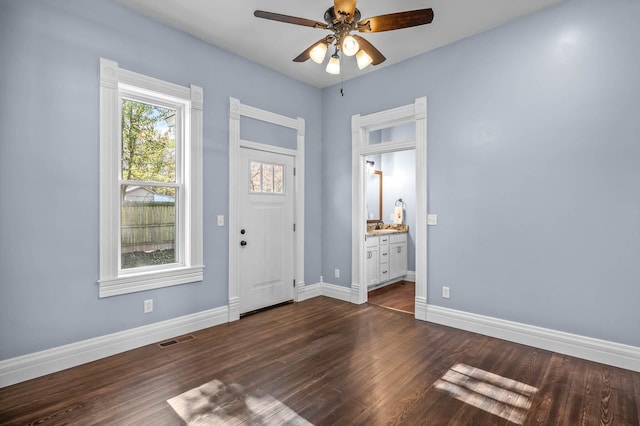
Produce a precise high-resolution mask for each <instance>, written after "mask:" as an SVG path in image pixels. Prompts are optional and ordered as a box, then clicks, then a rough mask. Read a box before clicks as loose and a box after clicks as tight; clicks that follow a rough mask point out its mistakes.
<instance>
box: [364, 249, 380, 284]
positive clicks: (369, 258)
mask: <svg viewBox="0 0 640 426" xmlns="http://www.w3.org/2000/svg"><path fill="white" fill-rule="evenodd" d="M378 253H379V250H378V246H370V247H366V248H365V250H364V255H365V259H364V265H365V266H364V269H365V271H364V276H365V279H366V281H367V287H370V286H372V285H376V284H378V283H379V282H380V279H379V278H378V265H379V263H380V261H379V258H378Z"/></svg>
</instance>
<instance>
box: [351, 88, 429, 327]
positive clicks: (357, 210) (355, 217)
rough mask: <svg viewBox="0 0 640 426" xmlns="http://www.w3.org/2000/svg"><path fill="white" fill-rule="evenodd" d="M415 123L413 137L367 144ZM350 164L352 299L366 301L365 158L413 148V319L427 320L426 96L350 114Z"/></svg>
mask: <svg viewBox="0 0 640 426" xmlns="http://www.w3.org/2000/svg"><path fill="white" fill-rule="evenodd" d="M409 121H413V122H415V126H416V129H415V130H416V131H415V140H411V141H402V142H385V143H379V144H373V145H369V133H370V132H372V131H375V130H379V129H384V128H389V127H393V126H395V125H398V124H402V123H407V122H409ZM351 132H352V133H351V140H352V156H351V158H352V163H351V178H352V191H353V195H354V200H355V202H354V204H353V206H352V209H351V211H352V217H351V220H352V222H351V224H352V226H351V230H352V238H351V241H352V247H351V279H352V283H351V302H352V303H357V304H361V303H365V302H366V301H367V283H366V282H365V276H364V256H363V252H364V251H363V250H364V235H365V232H366V217H365V214H364V204H365V188H364V172H365V170H366V166H365V157H366V156H367V155H372V154H383V153H387V152H394V151H403V150H408V149H415V150H416V204H417V205H416V218H417V220H416V234H415V235H416V242H415V246H416V299H415V317H416V319H419V320H423V321H426V320H427V211H428V210H427V199H428V197H427V188H428V185H427V98H426V97H421V98H417V99H415V102H414V103H413V104H409V105H405V106H401V107H397V108H393V109H388V110H385V111H380V112H376V113H372V114H368V115H360V114H356V115H353V116H352V117H351Z"/></svg>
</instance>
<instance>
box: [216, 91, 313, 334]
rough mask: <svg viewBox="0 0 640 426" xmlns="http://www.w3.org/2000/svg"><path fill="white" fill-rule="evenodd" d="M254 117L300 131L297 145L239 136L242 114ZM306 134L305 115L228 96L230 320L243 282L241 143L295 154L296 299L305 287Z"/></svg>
mask: <svg viewBox="0 0 640 426" xmlns="http://www.w3.org/2000/svg"><path fill="white" fill-rule="evenodd" d="M241 116H244V117H248V118H253V119H255V120H260V121H264V122H266V123H270V124H275V125H278V126H283V127H287V128H290V129H294V130H296V132H297V140H296V149H295V150H290V149H286V148H279V147H276V146H272V145H267V144H262V143H257V142H249V141H242V140H240V117H241ZM304 134H305V123H304V119H303V118H300V117H298V118H291V117H286V116H284V115H280V114H276V113H273V112H270V111H265V110H262V109H259V108H255V107H252V106H249V105H245V104H242V103H240V100H238V99H236V98H232V97H230V98H229V220H228V221H227V223H228V226H229V322H231V321H236V320H238V319H240V283H239V281H238V276H239V274H238V271H239V268H240V265H239V262H238V257H239V256H238V247H239V244H240V236H239V234H238V233H237V232H234V230H236V229H237V228H238V223H237V221H238V219H237V218H238V197H237V196H236V191H237V190H238V182H237V180H238V179H237V173H238V158H239V154H240V147H247V148H253V149H260V150H262V151H268V152H275V153H280V154H281V153H286V154H288V155H292V156H294V164H295V166H294V167H295V168H296V173H295V176H294V180H295V189H294V191H295V195H294V220H295V224H296V232H295V239H294V248H293V250H294V256H295V259H294V277H295V280H296V286H295V288H294V289H293V297H294V300H296V301H297V300H298V293H299V290H300V289H301V288H303V287H304V158H305V157H304Z"/></svg>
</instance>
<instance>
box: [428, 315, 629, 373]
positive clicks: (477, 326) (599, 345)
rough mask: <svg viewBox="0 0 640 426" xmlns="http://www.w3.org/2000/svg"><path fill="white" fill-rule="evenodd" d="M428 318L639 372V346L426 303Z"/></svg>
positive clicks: (451, 325) (432, 320)
mask: <svg viewBox="0 0 640 426" xmlns="http://www.w3.org/2000/svg"><path fill="white" fill-rule="evenodd" d="M426 317H427V318H426V319H427V321H429V322H434V323H437V324H442V325H446V326H449V327H454V328H459V329H461V330H466V331H471V332H474V333H478V334H483V335H486V336H491V337H496V338H498V339H504V340H508V341H510V342H515V343H521V344H523V345H528V346H533V347H536V348H540V349H546V350H549V351H553V352H558V353H562V354H566V355H571V356H575V357H577V358H583V359H587V360H589V361H595V362H599V363H602V364H607V365H612V366H615V367H620V368H625V369H627V370H632V371H637V372H640V347H636V346H629V345H623V344H620V343H614V342H609V341H606V340H600V339H594V338H591V337H585V336H579V335H576V334H571V333H565V332H562V331H556V330H550V329H547V328H542V327H536V326H532V325H527V324H522V323H517V322H513V321H506V320H502V319H498V318H492V317H487V316H484V315H477V314H472V313H468V312H463V311H457V310H454V309H449V308H443V307H441V306H435V305H427V316H426Z"/></svg>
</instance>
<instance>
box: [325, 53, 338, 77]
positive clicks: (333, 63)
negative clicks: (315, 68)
mask: <svg viewBox="0 0 640 426" xmlns="http://www.w3.org/2000/svg"><path fill="white" fill-rule="evenodd" d="M325 70H326V71H327V72H328V73H329V74H336V75H337V74H340V56H338V51H337V50H336V53H334V54H333V55H331V59H329V63H328V64H327V68H326V69H325Z"/></svg>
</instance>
